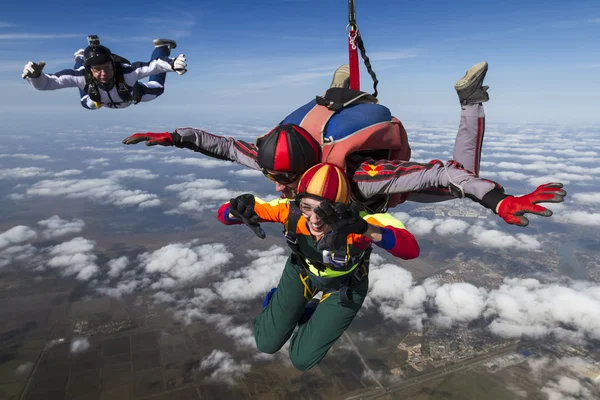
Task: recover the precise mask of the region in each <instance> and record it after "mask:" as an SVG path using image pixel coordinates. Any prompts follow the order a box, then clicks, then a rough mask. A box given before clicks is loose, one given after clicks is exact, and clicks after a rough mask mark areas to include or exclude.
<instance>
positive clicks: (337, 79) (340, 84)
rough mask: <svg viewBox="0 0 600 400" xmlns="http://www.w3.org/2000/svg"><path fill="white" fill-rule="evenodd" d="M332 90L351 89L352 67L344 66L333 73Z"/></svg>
mask: <svg viewBox="0 0 600 400" xmlns="http://www.w3.org/2000/svg"><path fill="white" fill-rule="evenodd" d="M329 87H330V88H345V89H349V88H350V66H349V65H348V64H344V65H342V66H341V67H339V68H338V69H336V70H335V72H334V73H333V80H332V81H331V85H330V86H329Z"/></svg>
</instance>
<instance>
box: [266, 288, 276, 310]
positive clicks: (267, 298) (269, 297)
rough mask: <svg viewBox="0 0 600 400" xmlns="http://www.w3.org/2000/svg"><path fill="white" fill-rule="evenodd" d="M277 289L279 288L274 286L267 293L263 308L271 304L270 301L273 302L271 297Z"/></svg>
mask: <svg viewBox="0 0 600 400" xmlns="http://www.w3.org/2000/svg"><path fill="white" fill-rule="evenodd" d="M276 290H277V288H273V289H271V290H270V291H269V293H267V295H266V296H265V300H264V301H263V304H262V308H266V307H267V306H268V305H269V303H270V302H271V297H273V295H274V294H275V291H276Z"/></svg>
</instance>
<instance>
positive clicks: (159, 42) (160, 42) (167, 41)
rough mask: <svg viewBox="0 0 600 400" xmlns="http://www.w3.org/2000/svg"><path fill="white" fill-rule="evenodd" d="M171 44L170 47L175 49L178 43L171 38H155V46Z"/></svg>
mask: <svg viewBox="0 0 600 400" xmlns="http://www.w3.org/2000/svg"><path fill="white" fill-rule="evenodd" d="M160 46H169V49H171V50H173V49H174V48H176V47H177V43H176V42H175V41H174V40H171V39H160V38H159V39H154V47H160Z"/></svg>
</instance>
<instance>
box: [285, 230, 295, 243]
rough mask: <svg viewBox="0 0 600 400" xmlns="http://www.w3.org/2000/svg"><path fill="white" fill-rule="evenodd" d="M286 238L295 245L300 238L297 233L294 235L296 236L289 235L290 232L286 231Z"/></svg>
mask: <svg viewBox="0 0 600 400" xmlns="http://www.w3.org/2000/svg"><path fill="white" fill-rule="evenodd" d="M285 239H286V240H287V241H288V243H290V244H294V245H296V244H298V238H297V237H296V236H295V235H294V236H291V235H288V233H287V232H286V233H285Z"/></svg>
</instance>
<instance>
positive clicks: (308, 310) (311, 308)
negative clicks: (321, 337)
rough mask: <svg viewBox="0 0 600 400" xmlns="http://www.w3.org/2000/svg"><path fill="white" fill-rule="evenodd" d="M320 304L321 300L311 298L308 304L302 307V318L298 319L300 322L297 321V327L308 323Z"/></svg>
mask: <svg viewBox="0 0 600 400" xmlns="http://www.w3.org/2000/svg"><path fill="white" fill-rule="evenodd" d="M320 302H321V299H320V298H317V297H315V298H312V299H311V300H310V301H309V302H308V303H306V305H305V306H304V314H303V315H302V318H300V321H298V325H302V324H305V323H307V322H308V320H309V319H310V317H312V315H313V314H314V313H315V310H316V309H317V307H318V306H319V303H320Z"/></svg>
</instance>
